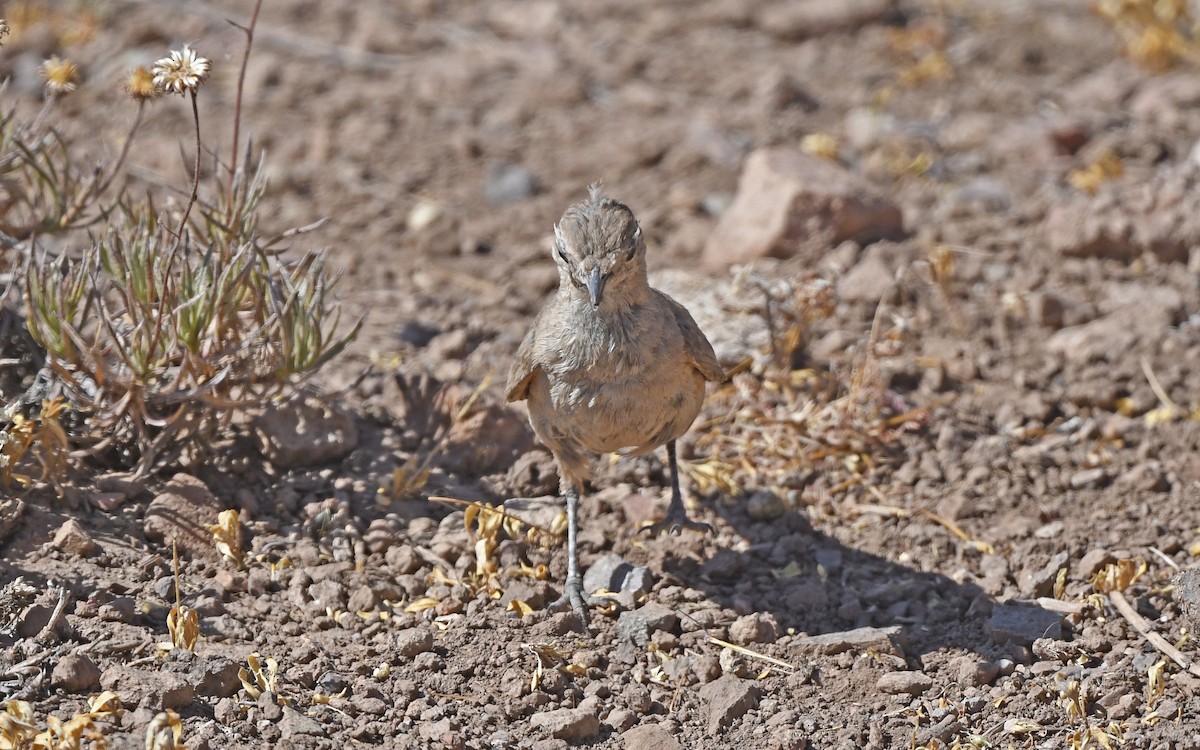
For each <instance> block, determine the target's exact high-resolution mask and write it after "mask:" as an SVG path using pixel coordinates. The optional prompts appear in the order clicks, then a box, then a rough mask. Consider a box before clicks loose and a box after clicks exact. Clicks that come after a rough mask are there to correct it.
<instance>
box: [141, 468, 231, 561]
mask: <svg viewBox="0 0 1200 750" xmlns="http://www.w3.org/2000/svg"><path fill="white" fill-rule="evenodd" d="M222 510H224V508H222V507H221V504H220V503H219V502H218V501H217V498H216V497H214V496H213V494H212V493H211V492H209V490H208V487H207V486H206V485H205V484H204V482H201V481H200V480H199V479H196V478H195V477H193V476H191V475H190V474H176V475H175V476H174V477H172V478H171V481H170V482H167V484H166V486H164V487H163V490H162V492H160V493H158V495H157V496H156V497H155V498H154V499H153V500H151V501H150V505H149V507H147V508H146V515H145V522H144V524H143V530H144V531H145V534H146V538H148V539H150V540H151V541H155V542H159V543H161V544H164V545H167V546H168V547H169V546H170V544H171V542H172V540H174V541H175V542H176V543H177V544H178V545H179V549H180V550H182V551H183V552H185V553H187V554H190V555H192V556H197V557H204V558H207V559H210V560H217V559H219V557H220V553H219V552H218V551H217V545H216V544H215V543H214V542H213V535H212V532H211V531H210V530H209V526H211V525H213V524H215V523H216V522H217V514H219V513H220V512H221V511H222Z"/></svg>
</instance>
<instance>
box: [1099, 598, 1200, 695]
mask: <svg viewBox="0 0 1200 750" xmlns="http://www.w3.org/2000/svg"><path fill="white" fill-rule="evenodd" d="M1108 600H1109V601H1110V602H1112V605H1113V606H1114V607H1116V609H1117V611H1118V612H1120V613H1121V616H1122V617H1124V618H1125V619H1126V620H1128V621H1129V624H1130V625H1132V626H1133V629H1134V630H1136V631H1137V632H1139V633H1141V634H1142V637H1143V638H1145V639H1146V640H1148V641H1150V644H1151V645H1152V646H1154V647H1155V648H1156V649H1158V650H1159V652H1161V653H1162V654H1163V655H1165V656H1167V657H1168V658H1169V659H1170V660H1171V661H1173V662H1175V663H1176V664H1178V665H1179V666H1180V667H1182V668H1183V669H1185V670H1187V671H1188V672H1191V673H1192V674H1194V675H1196V676H1197V677H1200V665H1197V664H1196V663H1194V662H1193V661H1192V660H1191V659H1189V658H1187V657H1186V656H1184V655H1183V652H1181V651H1180V650H1179V649H1177V648H1175V647H1174V646H1172V645H1171V643H1170V641H1168V640H1167V639H1166V638H1163V637H1162V636H1161V635H1159V634H1158V633H1156V632H1154V630H1153V629H1152V628H1151V626H1150V623H1149V622H1148V621H1147V620H1146V618H1145V617H1142V616H1141V615H1139V614H1138V613H1137V610H1135V609H1134V608H1133V605H1132V604H1130V603H1129V600H1128V599H1126V598H1125V595H1124V594H1122V593H1121V592H1120V591H1110V592H1108Z"/></svg>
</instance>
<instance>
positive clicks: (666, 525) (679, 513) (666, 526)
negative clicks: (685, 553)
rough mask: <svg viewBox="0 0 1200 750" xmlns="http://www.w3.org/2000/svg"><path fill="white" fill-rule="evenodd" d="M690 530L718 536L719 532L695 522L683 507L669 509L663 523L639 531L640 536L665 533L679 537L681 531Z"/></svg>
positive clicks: (658, 522)
mask: <svg viewBox="0 0 1200 750" xmlns="http://www.w3.org/2000/svg"><path fill="white" fill-rule="evenodd" d="M684 529H688V530H690V531H699V532H701V533H703V534H716V533H717V531H716V529H714V528H713V527H712V526H711V525H709V524H707V523H704V522H703V521H693V520H692V519H691V518H689V517H688V514H687V511H685V510H684V509H683V508H682V507H679V508H678V509H676V508H668V509H667V515H666V516H664V517H663V519H662V520H661V521H656V522H655V523H651V524H647V525H645V526H643V527H642V528H640V529H638V533H639V534H645V535H647V536H651V537H654V536H658V535H659V534H661V533H663V532H664V531H665V532H667V533H668V534H671V535H673V536H678V535H679V533H680V532H681V531H683V530H684Z"/></svg>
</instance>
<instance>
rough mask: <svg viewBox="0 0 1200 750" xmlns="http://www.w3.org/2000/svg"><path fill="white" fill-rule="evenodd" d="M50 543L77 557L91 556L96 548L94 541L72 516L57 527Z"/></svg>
mask: <svg viewBox="0 0 1200 750" xmlns="http://www.w3.org/2000/svg"><path fill="white" fill-rule="evenodd" d="M50 543H51V544H52V545H54V546H55V547H57V548H59V549H60V550H62V551H63V552H67V553H70V554H72V555H76V556H77V557H91V556H92V555H94V554H96V550H97V546H96V543H95V542H94V541H92V538H91V537H90V536H88V533H87V532H86V531H84V530H83V527H82V526H80V525H79V522H78V521H76V520H75V519H74V518H69V519H67V520H66V522H64V523H63V525H62V526H59V527H58V531H56V532H54V540H53V541H52V542H50Z"/></svg>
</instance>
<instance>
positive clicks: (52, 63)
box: [39, 55, 79, 94]
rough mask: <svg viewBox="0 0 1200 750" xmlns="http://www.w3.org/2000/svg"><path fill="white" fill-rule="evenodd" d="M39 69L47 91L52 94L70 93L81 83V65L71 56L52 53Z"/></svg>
mask: <svg viewBox="0 0 1200 750" xmlns="http://www.w3.org/2000/svg"><path fill="white" fill-rule="evenodd" d="M39 71H40V72H41V74H42V83H43V84H44V85H45V87H46V91H48V92H49V93H51V94H69V93H71V92H72V91H74V90H75V87H76V86H77V85H78V84H79V66H78V65H76V64H75V63H74V61H72V60H71V59H70V58H66V57H59V56H57V55H52V56H51V57H50V58H49V59H47V60H46V61H45V62H43V63H42V65H41V68H39Z"/></svg>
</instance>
